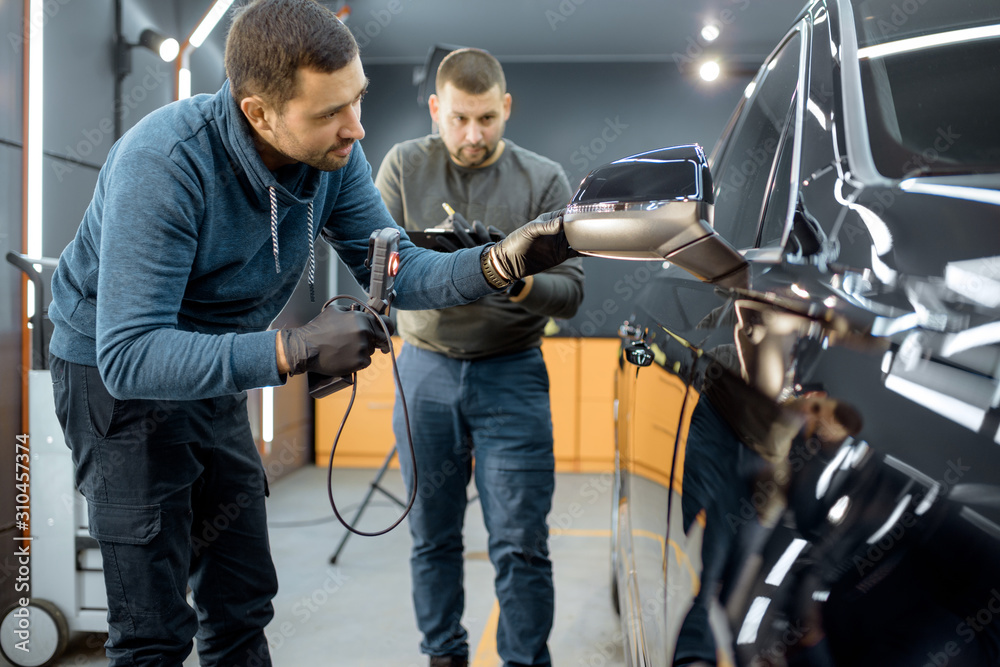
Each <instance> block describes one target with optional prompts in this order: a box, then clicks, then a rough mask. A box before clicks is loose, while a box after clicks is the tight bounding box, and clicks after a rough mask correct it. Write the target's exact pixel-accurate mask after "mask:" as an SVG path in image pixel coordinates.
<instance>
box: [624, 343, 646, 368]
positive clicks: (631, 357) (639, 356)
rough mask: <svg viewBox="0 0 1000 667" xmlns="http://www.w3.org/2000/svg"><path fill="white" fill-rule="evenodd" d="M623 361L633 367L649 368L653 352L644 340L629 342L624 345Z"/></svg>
mask: <svg viewBox="0 0 1000 667" xmlns="http://www.w3.org/2000/svg"><path fill="white" fill-rule="evenodd" d="M625 360H626V361H628V362H629V363H630V364H634V365H635V366H649V365H650V364H652V363H653V351H652V350H651V349H649V345H647V344H646V341H644V340H633V341H629V342H628V343H627V344H626V345H625Z"/></svg>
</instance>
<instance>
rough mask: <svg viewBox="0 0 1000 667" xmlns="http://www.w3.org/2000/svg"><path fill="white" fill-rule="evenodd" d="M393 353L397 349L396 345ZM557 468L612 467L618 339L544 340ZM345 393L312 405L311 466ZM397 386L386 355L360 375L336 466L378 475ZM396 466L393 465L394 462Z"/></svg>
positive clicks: (322, 458) (322, 461) (326, 450)
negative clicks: (375, 471)
mask: <svg viewBox="0 0 1000 667" xmlns="http://www.w3.org/2000/svg"><path fill="white" fill-rule="evenodd" d="M393 341H394V345H395V347H396V352H397V354H398V353H399V350H400V349H401V347H402V342H401V341H400V340H399V339H397V338H394V339H393ZM542 354H543V356H544V357H545V364H546V366H547V368H548V371H549V396H550V400H551V406H552V434H553V439H554V443H555V444H554V449H555V456H556V469H557V470H559V471H561V472H604V471H610V470H612V469H613V467H614V422H613V415H612V409H613V408H612V401H613V388H612V382H613V378H614V369H615V365H616V364H617V361H618V340H617V339H609V338H544V339H543V340H542ZM350 397H351V394H350V391H349V390H347V389H345V390H342V391H339V392H337V393H336V394H331V395H330V396H327V397H326V398H322V399H320V400H318V401H316V402H315V403H316V464H317V465H320V466H326V465H327V463H328V461H329V458H330V449H331V447H332V445H333V439H334V437H335V436H336V434H337V429H338V428H339V426H340V421H341V419H343V417H344V411H345V410H346V409H347V404H348V401H349V400H350ZM394 400H395V384H394V381H393V375H392V364H391V362H390V359H389V357H388V355H382V354H376V355H375V357H374V359H373V361H372V365H371V366H369V367H368V368H367V369H365V370H364V371H362V372H361V373H359V374H358V391H357V397H356V398H355V401H354V407H353V408H352V409H351V415H350V417H349V418H348V420H347V424H346V425H345V426H344V431H343V433H342V434H341V436H340V442H339V443H338V445H337V454H336V456H335V459H334V463H335V465H337V466H339V467H357V468H376V467H378V466H379V465H381V464H382V461H384V460H385V457H386V455H387V454H388V453H389V451H390V449H391V448H392V446H393V442H394V440H393V434H392V408H393V403H394ZM394 465H395V463H394Z"/></svg>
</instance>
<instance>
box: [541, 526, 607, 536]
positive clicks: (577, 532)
mask: <svg viewBox="0 0 1000 667" xmlns="http://www.w3.org/2000/svg"><path fill="white" fill-rule="evenodd" d="M549 535H570V536H572V537H611V531H610V530H584V529H577V528H549Z"/></svg>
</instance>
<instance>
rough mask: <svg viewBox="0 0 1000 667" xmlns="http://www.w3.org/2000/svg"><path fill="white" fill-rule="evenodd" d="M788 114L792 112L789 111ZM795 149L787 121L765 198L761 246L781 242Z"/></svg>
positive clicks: (791, 126)
mask: <svg viewBox="0 0 1000 667" xmlns="http://www.w3.org/2000/svg"><path fill="white" fill-rule="evenodd" d="M789 113H790V114H791V113H792V112H789ZM794 149H795V133H794V132H793V124H792V123H791V122H789V123H788V131H787V132H785V135H784V137H783V138H782V140H781V150H780V152H779V153H778V161H777V166H776V167H775V170H774V179H773V180H772V182H771V194H770V195H768V198H767V207H766V208H765V209H764V223H763V224H762V225H761V228H760V242H759V243H758V244H757V245H758V246H759V247H761V248H766V247H768V246H776V245H778V244H779V243H781V236H782V234H783V233H784V231H785V220H787V219H788V196H789V194H790V191H791V188H792V177H791V171H792V154H793V152H794Z"/></svg>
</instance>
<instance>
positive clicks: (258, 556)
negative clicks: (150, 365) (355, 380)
mask: <svg viewBox="0 0 1000 667" xmlns="http://www.w3.org/2000/svg"><path fill="white" fill-rule="evenodd" d="M51 369H52V384H53V392H54V394H55V405H56V414H57V416H58V417H59V422H60V424H61V425H62V428H63V432H64V433H65V435H66V442H67V444H68V445H69V446H70V448H71V449H72V450H73V462H74V463H75V464H76V484H77V487H78V488H79V489H80V492H81V493H82V494H83V495H84V496H85V497H86V498H87V504H88V508H89V520H90V534H91V535H92V536H93V537H94V538H95V539H97V541H98V542H99V543H100V545H101V555H102V556H103V558H104V585H105V587H106V589H107V593H108V624H109V626H110V627H109V637H108V641H107V644H106V645H105V646H106V648H107V655H108V658H109V659H110V663H109V664H110V665H112V667H116V666H119V665H122V666H124V665H129V666H140V665H159V666H163V667H167V666H170V667H173V666H175V665H176V666H179V665H181V663H183V661H184V659H185V658H186V657H187V656H188V655H189V654H190V653H191V649H192V645H193V643H192V638H193V637H197V638H198V653H199V658H200V660H201V664H202V665H213V666H215V665H218V666H220V667H237V666H238V667H267V666H269V665H270V664H271V659H270V656H269V654H268V648H267V640H266V638H265V636H264V626H265V625H267V623H268V622H269V621H270V620H271V617H272V616H273V615H274V612H273V609H272V606H271V598H273V597H274V594H275V593H276V592H277V589H278V582H277V578H276V575H275V571H274V565H273V563H272V561H271V553H270V547H269V545H268V539H267V521H266V516H265V508H264V496H265V495H266V487H267V482H266V478H265V476H264V469H263V466H262V464H261V460H260V456H259V455H258V454H257V450H256V447H255V443H254V439H253V436H252V435H251V433H250V425H249V421H248V418H247V408H246V394H239V395H232V396H223V397H219V398H210V399H202V400H192V401H158V400H118V399H115V398H113V397H112V396H111V395H110V394H109V393H108V390H107V389H106V388H105V386H104V383H103V382H102V381H101V378H100V375H99V374H98V370H97V368H94V367H91V366H81V365H79V364H74V363H70V362H67V361H64V360H62V359H59V358H56V357H52V358H51ZM189 584H190V586H191V590H192V592H193V597H194V608H193V609H192V608H191V606H190V605H189V604H188V602H187V599H186V597H187V588H188V585H189Z"/></svg>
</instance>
